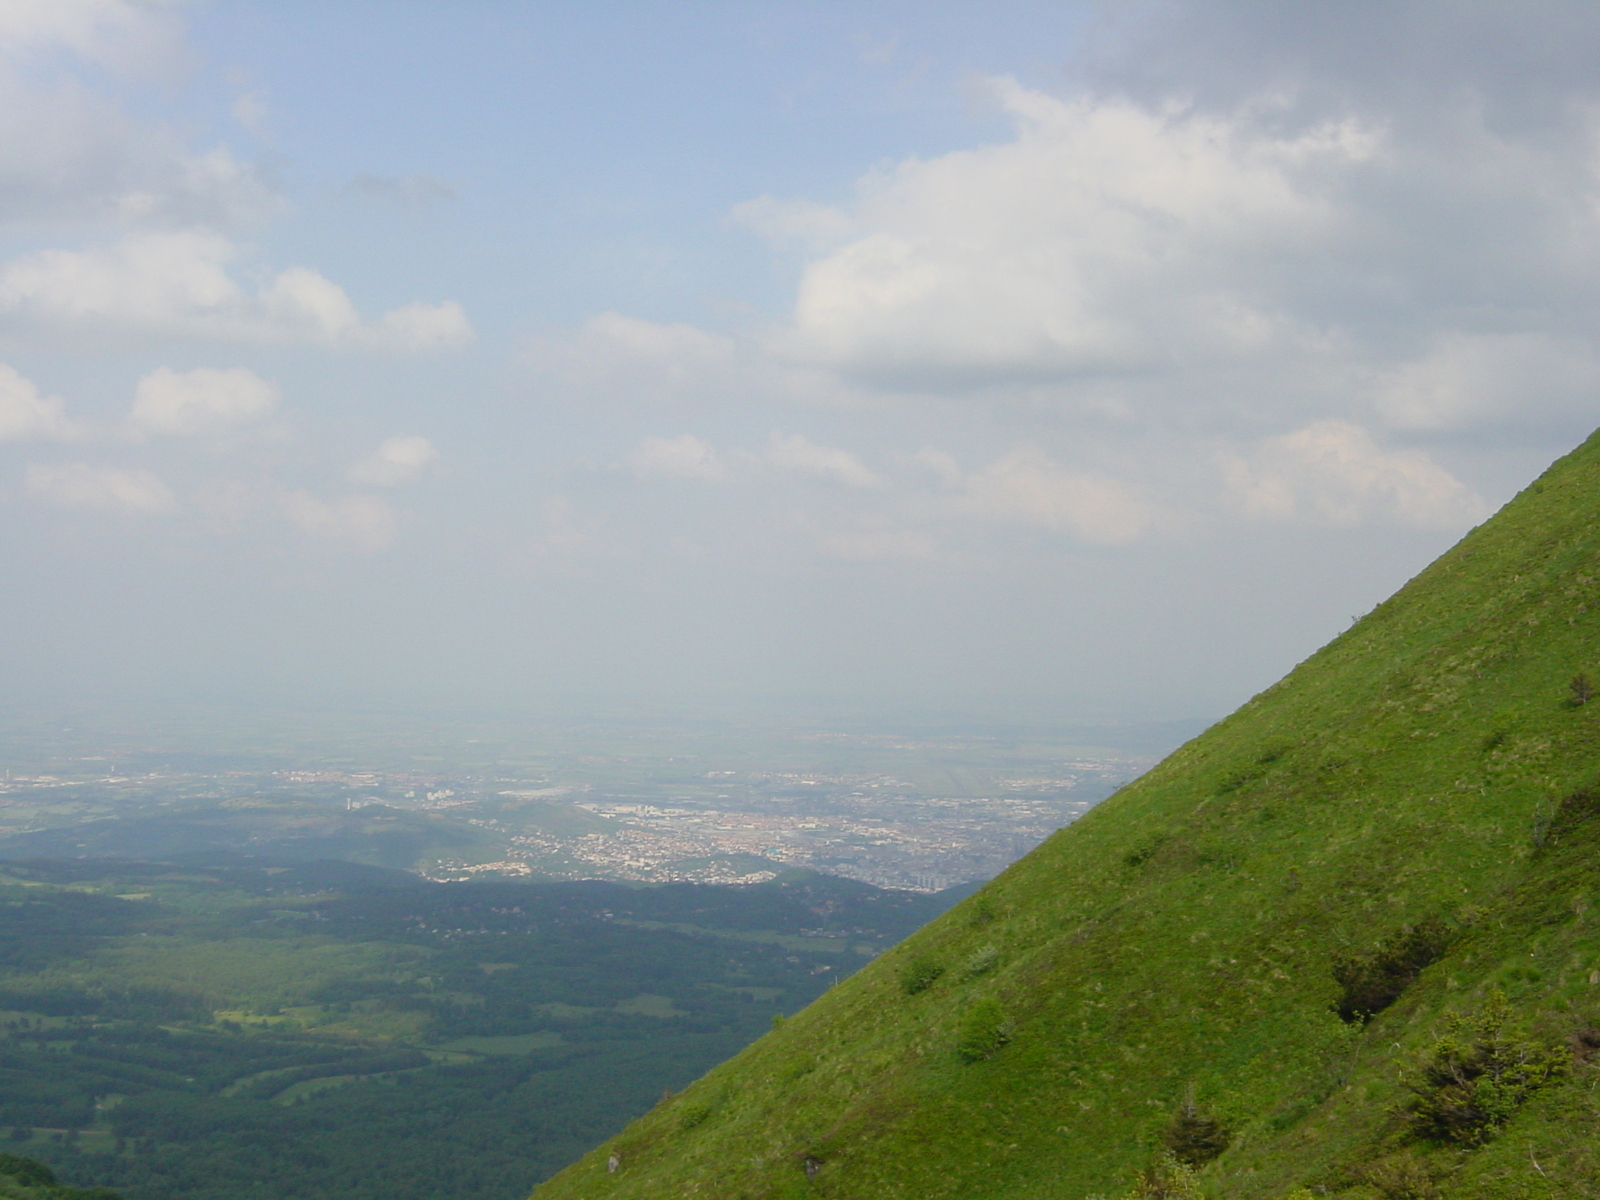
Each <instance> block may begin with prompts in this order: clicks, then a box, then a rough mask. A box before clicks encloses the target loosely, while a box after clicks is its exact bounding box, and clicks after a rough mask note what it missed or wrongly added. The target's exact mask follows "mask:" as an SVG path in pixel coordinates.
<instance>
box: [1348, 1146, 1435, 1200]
mask: <svg viewBox="0 0 1600 1200" xmlns="http://www.w3.org/2000/svg"><path fill="white" fill-rule="evenodd" d="M1360 1175H1361V1178H1362V1180H1363V1182H1365V1183H1368V1184H1370V1185H1371V1186H1372V1187H1375V1188H1377V1189H1378V1191H1379V1192H1380V1193H1381V1194H1382V1195H1383V1198H1384V1200H1438V1197H1439V1187H1438V1184H1437V1183H1435V1181H1434V1178H1433V1172H1432V1171H1430V1170H1428V1167H1427V1164H1425V1163H1423V1162H1422V1161H1421V1160H1420V1159H1418V1158H1417V1156H1416V1155H1414V1154H1412V1153H1411V1152H1410V1151H1409V1150H1407V1151H1405V1152H1404V1153H1401V1154H1395V1155H1391V1156H1390V1157H1388V1158H1381V1159H1379V1160H1378V1161H1377V1162H1374V1163H1368V1164H1367V1165H1366V1167H1364V1168H1363V1169H1362V1170H1361V1172H1360Z"/></svg>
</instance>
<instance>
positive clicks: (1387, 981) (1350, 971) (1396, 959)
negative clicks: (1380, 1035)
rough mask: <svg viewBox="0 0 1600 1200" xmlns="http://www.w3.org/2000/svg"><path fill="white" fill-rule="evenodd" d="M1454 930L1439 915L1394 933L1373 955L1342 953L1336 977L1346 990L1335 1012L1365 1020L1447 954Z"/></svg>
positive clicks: (1351, 1019)
mask: <svg viewBox="0 0 1600 1200" xmlns="http://www.w3.org/2000/svg"><path fill="white" fill-rule="evenodd" d="M1450 937H1451V934H1450V929H1449V927H1448V926H1447V925H1445V923H1444V922H1443V921H1441V920H1439V919H1438V918H1437V917H1429V918H1427V919H1426V920H1424V921H1419V922H1418V923H1417V924H1416V925H1413V926H1408V927H1407V928H1405V929H1402V930H1400V931H1399V932H1398V933H1392V934H1390V935H1389V936H1388V937H1386V938H1384V939H1383V941H1382V942H1380V943H1379V944H1378V948H1377V949H1376V950H1374V951H1373V952H1372V953H1370V954H1340V955H1338V956H1336V957H1335V958H1334V960H1333V977H1334V979H1335V980H1336V981H1337V982H1338V984H1339V987H1340V988H1341V989H1342V990H1341V992H1340V995H1339V999H1338V1001H1337V1002H1336V1003H1335V1004H1334V1011H1336V1012H1337V1013H1338V1014H1339V1017H1340V1019H1341V1020H1344V1021H1349V1022H1356V1021H1365V1020H1367V1019H1368V1018H1369V1017H1371V1016H1373V1015H1374V1014H1376V1013H1380V1012H1382V1011H1383V1010H1384V1009H1386V1008H1388V1007H1389V1005H1391V1004H1393V1003H1394V1002H1395V1001H1396V1000H1398V999H1399V998H1400V995H1401V993H1402V992H1404V991H1405V990H1406V988H1408V987H1410V986H1411V984H1412V981H1414V980H1415V979H1416V977H1417V976H1418V975H1420V974H1421V973H1422V970H1423V968H1424V967H1426V966H1427V965H1428V964H1429V963H1431V962H1433V961H1434V960H1435V959H1437V958H1438V957H1439V956H1440V955H1441V954H1443V953H1444V951H1445V947H1447V946H1448V945H1449V944H1450Z"/></svg>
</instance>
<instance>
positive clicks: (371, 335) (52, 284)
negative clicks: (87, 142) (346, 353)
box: [0, 230, 471, 350]
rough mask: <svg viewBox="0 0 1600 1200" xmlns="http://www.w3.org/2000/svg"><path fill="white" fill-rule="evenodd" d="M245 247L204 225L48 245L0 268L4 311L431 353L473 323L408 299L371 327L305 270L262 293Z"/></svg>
mask: <svg viewBox="0 0 1600 1200" xmlns="http://www.w3.org/2000/svg"><path fill="white" fill-rule="evenodd" d="M238 256H239V251H238V247H237V246H235V245H234V243H233V242H232V241H230V240H229V239H227V238H225V237H223V236H221V235H220V234H215V233H208V232H203V231H195V230H189V231H181V232H166V233H139V234H130V235H128V236H127V237H125V238H123V239H122V240H121V241H119V242H117V243H116V244H115V245H112V246H109V247H103V248H99V249H93V250H84V251H72V250H43V251H40V252H38V253H36V254H32V255H29V256H27V257H25V258H22V259H19V260H17V261H15V262H12V263H10V264H8V265H7V266H6V267H5V268H4V269H3V270H0V313H9V314H12V315H15V316H19V317H24V318H28V319H30V320H32V321H35V322H37V323H39V324H41V325H45V326H48V327H55V328H58V329H66V330H70V329H73V328H82V329H85V330H88V331H101V330H106V329H121V330H126V331H131V332H138V333H146V334H163V335H168V336H187V337H203V338H215V339H221V340H232V341H245V342H294V341H304V342H314V343H322V344H326V345H341V344H346V345H368V346H372V347H376V348H384V349H396V350H429V349H435V348H439V347H442V346H449V345H459V344H460V343H461V342H462V341H464V340H466V339H468V338H470V337H471V327H470V326H469V325H468V324H467V320H466V316H465V314H463V313H462V311H461V309H460V307H459V306H458V305H455V304H454V303H453V302H447V303H445V304H442V305H438V306H428V305H415V304H414V305H408V306H407V307H405V308H402V309H397V310H395V311H394V312H391V313H388V314H386V315H385V316H383V317H381V318H379V320H378V321H376V322H373V323H371V324H364V323H363V322H362V320H361V317H360V315H359V314H358V313H357V312H356V308H355V305H354V304H352V303H351V302H350V298H349V297H348V296H347V295H345V292H344V289H343V288H341V287H339V285H338V284H336V283H333V282H332V281H331V280H329V279H327V278H325V277H324V276H322V275H320V274H318V273H317V272H316V271H313V270H311V269H310V268H307V267H291V268H290V269H288V270H286V271H282V272H280V273H279V274H278V275H276V276H275V277H274V278H273V279H272V280H271V282H269V283H268V284H267V285H266V286H265V287H263V288H262V289H261V290H260V291H259V292H257V293H256V294H255V295H251V294H249V293H248V292H247V291H246V290H245V289H244V288H242V287H240V286H239V284H238V283H236V282H235V281H234V280H233V278H232V277H231V276H230V275H229V273H228V265H229V264H230V263H231V262H232V261H233V260H235V259H236V258H237V257H238Z"/></svg>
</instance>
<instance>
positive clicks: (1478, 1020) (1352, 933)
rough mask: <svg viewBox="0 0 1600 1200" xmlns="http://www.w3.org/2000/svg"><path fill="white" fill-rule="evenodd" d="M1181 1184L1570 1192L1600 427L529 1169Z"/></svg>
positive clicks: (601, 1185)
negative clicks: (731, 1042)
mask: <svg viewBox="0 0 1600 1200" xmlns="http://www.w3.org/2000/svg"><path fill="white" fill-rule="evenodd" d="M1301 1189H1309V1190H1306V1191H1302V1190H1301ZM1202 1194H1203V1195H1207V1196H1215V1197H1239V1198H1241V1200H1242V1198H1253V1197H1264V1198H1279V1197H1294V1196H1300V1197H1309V1196H1342V1197H1350V1198H1352V1200H1354V1198H1357V1197H1360V1198H1364V1200H1430V1198H1435V1197H1437V1198H1446V1197H1448V1198H1451V1200H1455V1198H1462V1200H1471V1198H1480V1197H1481V1198H1489V1197H1545V1196H1592V1195H1596V1194H1600V434H1597V435H1596V436H1595V437H1591V438H1590V439H1589V440H1588V441H1587V442H1586V443H1585V444H1584V445H1583V446H1581V447H1580V448H1579V449H1578V450H1576V451H1575V452H1573V453H1572V454H1571V455H1569V456H1567V457H1566V458H1564V459H1562V460H1561V461H1559V462H1558V463H1556V464H1555V465H1554V466H1552V467H1551V468H1550V470H1549V471H1548V472H1547V473H1546V474H1545V475H1544V476H1543V477H1542V478H1540V479H1539V480H1538V481H1537V482H1536V483H1534V484H1532V485H1531V486H1530V487H1528V488H1527V489H1526V490H1525V491H1524V492H1522V493H1521V494H1520V495H1519V496H1518V497H1517V498H1516V499H1515V500H1513V501H1512V502H1511V503H1510V504H1508V505H1507V506H1506V507H1505V509H1503V510H1502V511H1501V512H1500V513H1499V514H1498V515H1497V516H1495V517H1494V518H1493V519H1492V520H1490V521H1489V522H1487V523H1486V524H1484V525H1483V526H1480V527H1479V528H1478V529H1476V530H1474V531H1473V532H1471V533H1470V534H1468V535H1467V537H1466V538H1464V539H1463V540H1462V541H1461V542H1460V544H1458V545H1457V546H1456V547H1455V548H1454V549H1452V550H1451V551H1450V552H1448V553H1447V554H1445V555H1444V556H1443V557H1441V558H1440V559H1439V560H1438V561H1437V562H1435V563H1434V564H1433V565H1432V566H1430V567H1429V568H1428V569H1427V570H1425V571H1424V572H1422V574H1421V575H1419V576H1418V577H1417V578H1416V579H1415V580H1413V581H1412V582H1411V583H1410V584H1408V585H1407V586H1406V587H1405V588H1404V589H1402V590H1401V591H1400V592H1399V593H1398V594H1397V595H1396V596H1395V597H1393V598H1392V599H1390V600H1389V601H1387V602H1386V603H1384V604H1382V605H1380V606H1378V607H1377V608H1376V609H1374V610H1373V611H1372V612H1371V613H1369V614H1367V615H1366V616H1365V617H1364V618H1362V619H1361V620H1359V621H1358V622H1357V623H1356V624H1355V625H1354V626H1353V627H1352V628H1351V629H1350V630H1349V631H1348V632H1346V633H1345V634H1343V635H1342V636H1341V637H1339V638H1338V639H1336V640H1335V641H1334V642H1333V643H1332V644H1330V645H1329V646H1328V647H1326V648H1325V649H1323V650H1322V651H1320V652H1319V653H1317V654H1316V655H1314V656H1312V657H1311V658H1310V659H1308V660H1307V661H1306V662H1305V663H1303V664H1301V665H1300V666H1299V667H1297V668H1296V669H1295V670H1294V671H1293V672H1292V673H1291V674H1290V675H1289V676H1288V677H1287V678H1285V679H1284V680H1283V681H1282V682H1280V683H1278V684H1277V685H1275V686H1274V687H1272V688H1270V689H1268V690H1267V691H1265V692H1263V693H1262V694H1261V695H1259V696H1257V697H1256V698H1255V699H1253V700H1251V701H1250V702H1249V703H1247V704H1246V705H1244V707H1242V708H1241V709H1240V710H1239V711H1238V712H1236V713H1235V714H1233V715H1232V716H1231V717H1229V718H1227V719H1226V720H1224V721H1222V722H1220V723H1219V724H1217V725H1216V726H1215V727H1213V728H1212V729H1210V730H1209V731H1207V732H1206V733H1205V734H1203V735H1202V736H1200V737H1198V738H1196V739H1195V740H1194V741H1192V742H1190V743H1189V744H1188V745H1186V746H1184V747H1183V748H1182V749H1180V750H1179V751H1178V752H1176V753H1175V754H1173V755H1172V756H1171V757H1169V758H1168V759H1167V760H1166V761H1165V762H1163V763H1162V764H1161V765H1160V766H1159V767H1157V768H1156V769H1155V770H1153V771H1152V772H1150V773H1149V774H1147V775H1146V776H1144V777H1143V778H1141V779H1140V780H1138V781H1137V782H1135V783H1133V784H1131V785H1129V786H1128V787H1126V788H1124V789H1123V790H1122V791H1121V792H1120V793H1119V794H1117V795H1116V796H1115V797H1113V798H1112V799H1111V800H1109V801H1106V802H1105V803H1103V804H1102V805H1101V806H1100V807H1098V808H1097V809H1095V810H1094V811H1093V812H1092V813H1090V814H1089V815H1088V816H1086V817H1085V818H1083V819H1082V820H1080V821H1078V822H1077V823H1076V824H1074V825H1072V826H1070V827H1068V828H1067V829H1064V830H1062V831H1061V832H1060V833H1058V834H1056V835H1055V836H1053V837H1052V838H1051V839H1050V840H1049V841H1047V842H1046V843H1045V844H1044V845H1043V846H1042V847H1040V848H1039V849H1038V850H1036V851H1035V852H1034V853H1033V854H1031V855H1029V856H1028V857H1027V858H1026V859H1024V860H1023V861H1022V862H1020V863H1018V864H1017V865H1016V866H1014V867H1013V868H1012V869H1010V870H1008V871H1007V872H1006V873H1005V874H1003V875H1002V876H1000V878H998V879H997V880H995V881H994V882H993V883H991V884H990V885H988V886H987V887H985V888H983V889H982V890H981V891H979V892H978V893H977V894H976V895H974V896H973V897H971V898H970V899H968V900H966V901H965V902H964V903H962V904H960V905H958V906H956V907H955V908H954V909H952V910H951V911H950V912H949V913H947V914H946V915H945V916H943V917H941V918H940V919H938V920H936V921H935V922H933V923H932V924H931V925H930V926H929V927H928V928H926V929H925V930H923V931H922V932H921V933H919V934H917V935H916V936H914V937H912V938H910V939H908V940H907V941H906V942H905V943H903V944H902V945H901V946H899V947H898V948H897V949H895V950H894V951H892V952H891V953H889V954H887V955H884V956H883V957H882V958H880V959H878V960H877V961H876V962H874V963H872V964H871V965H870V966H869V967H867V968H866V969H864V970H863V971H861V972H859V973H858V974H857V975H855V976H854V977H853V978H851V979H850V980H848V981H846V982H845V983H843V984H841V985H840V986H839V987H837V988H835V989H833V990H832V991H830V992H828V993H826V994H825V995H823V996H822V997H820V998H819V999H818V1000H817V1001H816V1002H814V1003H813V1004H812V1005H811V1006H810V1007H808V1008H807V1009H806V1010H805V1011H804V1012H801V1013H799V1014H798V1015H796V1016H794V1017H791V1018H790V1019H789V1020H788V1021H786V1022H785V1023H784V1024H783V1025H782V1026H781V1027H780V1028H778V1029H776V1030H775V1031H773V1032H772V1033H770V1034H768V1035H767V1036H765V1037H764V1038H762V1039H761V1040H760V1041H758V1042H756V1043H755V1044H754V1045H752V1046H751V1047H749V1048H748V1049H747V1050H745V1051H744V1052H743V1053H741V1054H740V1055H738V1056H737V1057H735V1058H734V1059H732V1060H731V1061H730V1062H728V1063H726V1064H724V1065H722V1066H720V1067H718V1068H716V1069H715V1070H713V1071H711V1072H710V1073H709V1074H708V1075H706V1076H705V1077H704V1078H702V1079H701V1080H700V1081H698V1082H697V1083H696V1084H694V1085H693V1086H692V1087H690V1088H688V1089H686V1090H685V1091H684V1092H682V1093H681V1094H679V1095H677V1096H674V1097H672V1098H670V1099H669V1100H666V1101H664V1102H663V1103H661V1104H659V1105H657V1106H656V1108H655V1109H654V1110H653V1111H652V1112H651V1113H650V1114H649V1115H647V1116H645V1117H643V1118H641V1119H640V1120H639V1121H637V1122H636V1123H634V1124H633V1125H632V1126H630V1127H629V1128H628V1129H627V1130H626V1131H624V1132H623V1133H622V1134H620V1135H618V1136H617V1137H616V1138H614V1139H613V1140H612V1141H610V1142H609V1143H607V1144H606V1145H604V1146H602V1147H600V1148H599V1149H597V1150H595V1151H594V1152H593V1153H591V1154H589V1155H588V1156H586V1157H585V1158H584V1159H582V1160H581V1161H580V1162H578V1163H577V1164H575V1165H574V1166H572V1167H571V1168H569V1169H568V1170H566V1171H564V1172H563V1173H561V1174H560V1175H558V1176H557V1177H556V1178H554V1179H553V1180H551V1181H550V1182H549V1183H547V1184H545V1185H544V1186H543V1187H541V1188H540V1189H539V1190H538V1191H536V1192H535V1197H536V1198H537V1200H578V1198H583V1200H600V1198H605V1200H632V1198H635V1197H637V1198H641V1200H642V1198H645V1197H651V1198H655V1197H663V1196H695V1197H700V1198H702V1200H721V1198H728V1200H732V1198H735V1197H739V1198H745V1200H755V1198H758V1197H790V1196H794V1197H799V1196H809V1195H816V1196H825V1197H838V1198H841V1200H843V1198H860V1200H869V1198H870V1200H890V1198H899V1197H904V1198H906V1200H911V1198H913V1197H915V1198H917V1200H922V1198H925V1197H934V1196H938V1197H960V1198H979V1197H995V1198H999V1197H1005V1198H1006V1200H1028V1198H1035V1197H1036V1198H1039V1200H1045V1198H1047V1197H1048V1198H1050V1200H1077V1198H1078V1197H1091V1196H1119V1195H1128V1196H1134V1197H1142V1198H1149V1200H1155V1198H1157V1197H1167V1198H1176V1197H1198V1196H1200V1195H1202Z"/></svg>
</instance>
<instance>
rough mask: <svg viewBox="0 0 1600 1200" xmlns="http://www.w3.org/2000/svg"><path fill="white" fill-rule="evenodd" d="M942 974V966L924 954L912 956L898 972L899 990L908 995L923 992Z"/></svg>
mask: <svg viewBox="0 0 1600 1200" xmlns="http://www.w3.org/2000/svg"><path fill="white" fill-rule="evenodd" d="M943 974H944V968H943V967H941V966H940V965H939V964H938V963H936V962H934V961H933V959H931V958H928V957H927V956H926V955H924V956H921V957H918V958H913V959H912V960H911V961H910V962H908V963H907V964H906V965H905V968H904V969H903V970H902V971H901V972H900V990H901V991H903V992H905V994H906V995H908V996H915V995H916V994H917V993H918V992H925V991H927V990H928V989H929V988H931V987H932V986H933V984H934V981H935V980H936V979H938V978H939V976H941V975H943Z"/></svg>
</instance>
